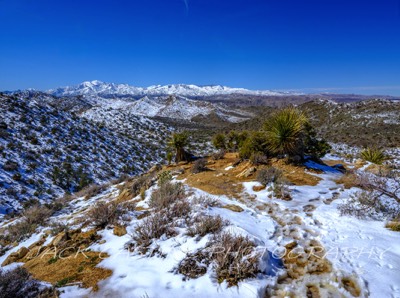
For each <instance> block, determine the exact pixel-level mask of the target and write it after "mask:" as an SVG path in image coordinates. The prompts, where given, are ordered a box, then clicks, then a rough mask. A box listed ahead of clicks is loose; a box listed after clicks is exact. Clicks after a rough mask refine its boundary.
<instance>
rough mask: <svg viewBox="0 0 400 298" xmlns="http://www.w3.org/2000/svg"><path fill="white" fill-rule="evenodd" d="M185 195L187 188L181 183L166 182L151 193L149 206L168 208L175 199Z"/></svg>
mask: <svg viewBox="0 0 400 298" xmlns="http://www.w3.org/2000/svg"><path fill="white" fill-rule="evenodd" d="M184 197H185V190H184V188H183V185H182V184H181V183H172V182H165V183H163V184H161V185H160V186H159V188H158V189H156V190H155V191H153V193H152V194H151V198H150V202H149V206H150V208H154V209H156V210H161V209H164V208H168V207H169V206H171V205H172V204H173V203H174V202H175V201H177V200H181V199H182V198H184Z"/></svg>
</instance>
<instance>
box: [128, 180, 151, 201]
mask: <svg viewBox="0 0 400 298" xmlns="http://www.w3.org/2000/svg"><path fill="white" fill-rule="evenodd" d="M150 181H151V178H150V177H148V176H146V175H143V176H140V177H138V178H136V179H135V180H133V181H132V185H131V190H132V193H133V196H135V197H136V196H137V195H139V194H140V192H141V191H142V190H143V189H146V188H148V186H149V184H150Z"/></svg>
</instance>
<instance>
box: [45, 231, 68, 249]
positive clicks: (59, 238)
mask: <svg viewBox="0 0 400 298" xmlns="http://www.w3.org/2000/svg"><path fill="white" fill-rule="evenodd" d="M65 240H67V233H65V232H61V233H59V234H57V235H56V236H55V237H54V238H53V240H52V241H51V243H50V245H49V246H58V245H59V244H60V243H61V242H63V241H65Z"/></svg>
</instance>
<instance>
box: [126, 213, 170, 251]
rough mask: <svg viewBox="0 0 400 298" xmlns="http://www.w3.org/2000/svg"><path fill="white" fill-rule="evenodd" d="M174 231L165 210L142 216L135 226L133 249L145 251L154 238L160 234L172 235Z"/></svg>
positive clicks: (159, 236)
mask: <svg viewBox="0 0 400 298" xmlns="http://www.w3.org/2000/svg"><path fill="white" fill-rule="evenodd" d="M174 234H175V231H174V229H173V227H172V226H171V221H170V220H169V217H168V215H167V214H166V212H165V211H161V212H156V213H154V214H152V215H150V216H148V217H146V218H144V219H143V220H142V221H141V222H140V223H139V224H138V225H137V226H136V228H135V232H134V234H133V235H132V239H133V240H134V241H135V243H134V249H135V248H136V249H138V250H139V252H141V253H145V252H147V250H148V247H149V246H150V245H151V244H152V243H153V240H154V239H159V238H161V236H163V235H166V236H167V237H170V236H173V235H174Z"/></svg>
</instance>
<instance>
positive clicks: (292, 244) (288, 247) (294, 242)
mask: <svg viewBox="0 0 400 298" xmlns="http://www.w3.org/2000/svg"><path fill="white" fill-rule="evenodd" d="M297 245H298V244H297V241H293V242H289V243H288V244H286V245H285V248H286V249H287V250H292V249H293V248H295V247H296V246H297Z"/></svg>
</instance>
